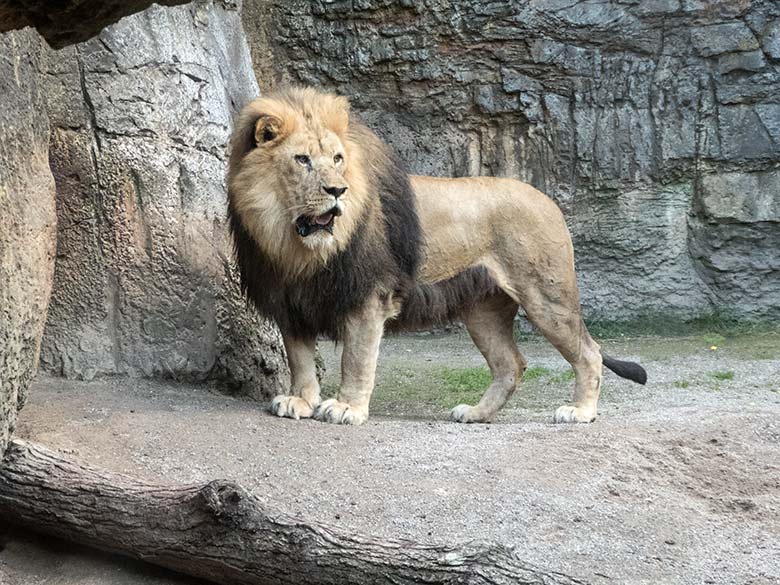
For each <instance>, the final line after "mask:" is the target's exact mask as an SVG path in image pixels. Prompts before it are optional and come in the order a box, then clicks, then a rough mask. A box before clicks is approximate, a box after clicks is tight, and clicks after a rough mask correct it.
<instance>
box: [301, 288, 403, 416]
mask: <svg viewBox="0 0 780 585" xmlns="http://www.w3.org/2000/svg"><path fill="white" fill-rule="evenodd" d="M388 316H389V314H388V309H387V307H386V304H385V303H383V302H382V301H381V300H380V299H379V298H376V297H375V298H372V299H371V300H369V301H368V302H367V303H366V305H365V306H364V307H363V308H362V309H361V310H360V311H359V312H358V313H356V314H354V315H351V316H350V317H349V318H348V319H347V322H346V328H345V332H344V350H343V352H342V354H341V387H340V388H339V394H338V397H337V398H331V399H330V400H325V401H324V402H323V403H322V404H320V405H319V406H318V407H317V409H316V411H315V412H314V418H316V419H317V420H321V421H323V422H330V423H340V424H348V425H360V424H363V423H364V422H366V420H367V419H368V403H369V400H370V399H371V392H373V390H374V375H375V373H376V362H377V358H378V357H379V343H380V342H381V341H382V333H383V332H384V324H385V320H386V319H387V317H388Z"/></svg>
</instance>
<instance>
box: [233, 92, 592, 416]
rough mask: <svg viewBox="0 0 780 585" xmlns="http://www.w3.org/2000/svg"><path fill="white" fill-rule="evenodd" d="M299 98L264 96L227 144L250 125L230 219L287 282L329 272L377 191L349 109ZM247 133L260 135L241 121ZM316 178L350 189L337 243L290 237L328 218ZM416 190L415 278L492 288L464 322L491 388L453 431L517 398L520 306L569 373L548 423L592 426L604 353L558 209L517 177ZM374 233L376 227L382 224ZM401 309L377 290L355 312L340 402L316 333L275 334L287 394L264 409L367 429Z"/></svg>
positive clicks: (328, 99)
mask: <svg viewBox="0 0 780 585" xmlns="http://www.w3.org/2000/svg"><path fill="white" fill-rule="evenodd" d="M293 92H298V93H296V96H297V97H299V98H300V97H302V98H303V102H304V104H305V105H304V107H303V109H302V110H301V109H300V108H299V109H297V110H296V109H293V108H291V107H290V106H289V104H287V103H285V99H284V97H281V98H279V97H277V98H261V99H258V100H256V101H255V102H253V103H252V105H251V107H250V108H249V109H248V110H247V111H246V112H245V115H244V116H243V117H242V118H241V119H240V120H239V122H238V124H237V132H236V136H237V138H236V139H234V144H233V148H234V149H237V148H238V149H240V148H242V145H241V144H239V143H238V142H237V141H238V140H241V137H242V136H245V135H246V132H245V131H246V130H250V131H251V133H253V135H254V140H256V141H257V143H258V146H257V148H253V149H251V150H249V149H247V154H246V156H245V157H244V158H243V159H242V160H240V164H239V162H236V163H234V162H231V169H230V175H229V182H230V188H231V193H232V196H231V197H232V199H231V201H232V204H233V205H235V208H236V212H237V213H238V214H239V216H240V217H241V218H242V221H243V222H244V223H245V225H246V228H247V230H248V231H249V233H250V235H251V237H252V238H253V239H254V241H255V242H256V243H257V245H258V246H259V247H260V248H261V249H262V251H263V252H264V253H265V254H266V255H267V256H268V257H269V258H270V259H271V260H272V261H274V262H275V263H276V264H278V266H279V267H280V269H282V270H284V271H285V275H284V276H285V278H287V279H288V280H289V281H295V280H296V279H301V278H302V277H304V276H306V275H307V274H308V273H310V272H311V271H313V270H315V269H317V268H320V267H322V266H323V265H325V264H327V262H328V259H329V258H330V257H331V256H332V255H333V254H334V253H336V252H337V251H339V250H343V249H344V248H345V246H346V245H347V244H348V243H349V242H350V238H351V237H352V235H353V233H354V231H355V226H356V222H357V220H358V218H360V217H361V214H362V212H363V211H364V210H366V209H368V208H370V207H371V206H377V205H378V204H379V203H378V195H377V194H376V193H370V192H368V188H367V184H368V183H367V180H366V171H365V169H366V168H367V166H366V165H371V164H372V161H370V160H364V159H363V150H362V149H361V144H357V143H354V142H352V140H351V138H350V133H349V132H348V128H349V110H348V103H347V101H346V100H345V99H344V98H340V97H335V96H331V95H325V94H321V93H318V92H316V91H314V90H311V89H299V90H293ZM255 120H256V123H255ZM252 124H254V128H250V126H248V125H252ZM299 152H307V153H311V156H312V157H318V158H317V174H316V177H315V178H314V182H315V183H316V184H314V183H312V176H311V173H303V172H302V171H301V169H299V168H297V167H295V163H294V162H291V161H293V159H294V157H295V155H296V154H297V153H299ZM338 152H341V153H343V154H344V161H343V163H341V164H340V165H339V164H335V163H333V157H334V153H338ZM331 163H333V164H331ZM319 183H322V184H326V183H327V184H331V183H333V184H344V185H348V187H349V189H348V191H347V192H346V193H345V195H344V196H343V197H342V198H341V204H343V216H342V217H339V221H338V229H337V230H336V231H335V232H334V234H333V235H332V236H331V235H329V234H324V233H323V232H317V233H316V234H314V236H308V237H307V238H305V240H306V241H302V238H300V237H298V235H296V232H295V230H294V229H293V225H292V223H293V221H294V218H295V217H296V216H297V215H300V214H301V213H303V212H304V211H306V212H307V213H308V212H310V213H312V214H321V213H324V212H325V211H326V210H328V209H330V208H331V207H332V206H333V204H334V200H333V199H332V198H328V197H324V196H323V195H322V192H321V191H320V189H319V187H318V185H319ZM411 184H412V187H413V190H414V193H415V196H416V201H417V210H418V214H419V218H420V223H421V226H422V230H423V235H424V248H423V251H422V252H423V261H422V265H421V267H420V270H419V274H418V281H419V282H421V283H429V284H434V283H438V282H440V281H443V280H446V279H450V278H452V277H455V276H457V275H458V274H460V273H463V272H464V271H467V270H469V269H471V268H475V267H484V268H486V269H487V270H488V272H489V274H490V277H491V278H492V280H493V281H494V282H495V283H496V284H497V285H498V288H499V289H500V291H498V292H497V293H494V294H493V293H491V296H489V297H487V298H484V299H482V300H480V301H479V302H477V303H476V304H475V305H474V306H472V307H471V308H470V309H469V312H468V313H467V314H464V315H462V317H463V320H464V322H465V323H466V326H467V328H468V331H469V333H470V334H471V335H472V337H473V339H474V341H475V343H476V345H477V346H478V347H479V349H480V351H481V352H482V354H483V355H484V356H485V359H486V360H487V362H488V364H489V366H490V369H491V372H492V374H493V383H492V384H491V386H490V388H489V389H488V390H487V392H486V393H485V396H484V397H483V398H482V400H481V401H480V403H479V404H477V405H475V406H469V405H460V406H458V407H456V408H455V409H454V410H453V412H452V417H453V418H454V419H455V420H457V421H461V422H471V421H489V420H491V418H492V417H493V416H494V415H495V414H496V412H497V411H498V409H499V408H501V406H503V404H504V403H505V402H506V401H507V400H508V398H509V397H510V396H511V394H512V392H514V390H515V388H516V385H517V384H518V383H519V381H520V379H521V378H522V375H523V372H524V370H525V360H524V359H523V357H522V355H521V354H520V352H519V351H518V350H517V347H516V346H515V343H514V341H513V339H512V324H513V320H514V317H515V314H516V312H517V310H518V307H520V306H522V307H523V309H524V310H525V312H526V314H527V316H528V318H529V319H530V320H531V321H532V322H533V323H534V324H535V325H536V326H537V327H538V328H539V330H540V331H541V332H542V333H543V334H544V335H545V336H546V337H547V338H548V339H549V340H550V342H551V343H552V344H553V345H554V346H555V347H556V348H557V349H558V350H559V351H560V352H561V354H562V355H563V356H564V357H565V358H566V360H568V361H569V363H570V364H571V365H572V367H573V368H574V370H575V372H576V388H575V396H574V403H573V404H572V405H567V406H563V407H561V408H559V409H558V411H556V415H555V420H556V421H559V422H579V421H590V420H592V419H593V418H594V417H595V415H596V403H597V400H598V394H599V389H600V385H601V366H602V364H601V354H600V350H599V346H598V345H597V344H596V343H595V342H594V341H593V339H591V337H590V335H589V334H588V332H587V330H586V329H585V327H584V325H583V323H582V319H581V316H580V305H579V293H578V289H577V282H576V277H575V273H574V255H573V248H572V243H571V238H570V236H569V232H568V230H567V228H566V224H565V221H564V219H563V215H562V214H561V212H560V210H559V209H558V207H557V206H556V204H555V203H554V202H553V201H552V200H550V199H549V198H548V197H546V196H545V195H544V194H542V193H540V192H539V191H537V190H536V189H534V188H533V187H531V186H530V185H526V184H523V183H521V182H519V181H516V180H512V179H501V178H490V177H477V178H462V179H446V178H433V177H421V176H414V177H411ZM376 221H378V220H375V222H374V223H376ZM372 225H373V224H372ZM371 229H374V230H377V229H381V227H380V224H377V225H374V226H373V227H372V228H371ZM320 236H322V237H320ZM398 310H399V300H398V299H396V298H393V297H392V295H390V294H388V291H381V290H377V291H376V292H375V293H374V294H373V296H372V297H371V298H368V299H366V304H365V305H364V306H363V307H362V308H360V309H359V310H357V311H355V313H354V314H352V315H349V317H348V319H347V320H346V332H345V335H344V340H343V341H344V353H343V359H342V383H341V389H340V392H339V396H338V398H337V399H331V400H328V401H325V402H321V398H320V389H319V385H318V384H317V381H316V378H315V377H314V366H313V363H314V362H313V359H314V335H313V334H312V336H311V337H309V338H308V339H299V338H294V337H293V336H292V335H291V334H290V333H289V332H288V331H285V330H284V329H283V330H282V335H283V336H284V341H285V347H286V348H287V353H288V359H289V363H290V369H291V372H292V386H291V391H292V394H293V395H292V396H279V397H277V398H276V399H275V400H274V402H273V405H272V411H273V412H274V413H275V414H277V415H279V416H288V417H292V418H301V417H309V416H314V417H315V418H318V419H320V420H323V421H327V422H336V423H348V424H360V423H362V422H364V421H365V420H366V419H367V417H368V404H369V400H370V396H371V392H372V390H373V386H374V373H375V367H376V361H377V355H378V349H379V343H380V340H381V337H382V333H383V327H384V323H385V321H386V320H387V319H389V318H392V317H393V316H394V315H396V314H397V313H398Z"/></svg>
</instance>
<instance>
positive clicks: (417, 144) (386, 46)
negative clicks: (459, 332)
mask: <svg viewBox="0 0 780 585" xmlns="http://www.w3.org/2000/svg"><path fill="white" fill-rule="evenodd" d="M244 22H245V26H246V30H247V33H248V35H249V39H250V46H251V48H252V54H253V57H254V59H255V69H256V71H257V73H258V77H259V79H260V80H261V87H263V89H265V88H266V87H270V86H272V85H274V84H275V83H278V82H279V81H293V82H298V83H301V82H302V83H309V84H315V85H319V86H323V87H325V88H329V89H333V90H336V91H338V92H340V93H343V94H345V95H348V96H350V97H351V98H352V101H353V104H354V108H355V110H356V111H357V112H359V114H360V115H361V116H362V117H363V118H364V119H365V120H366V121H367V122H368V123H369V125H371V126H372V127H373V128H375V129H376V130H377V131H378V132H379V133H380V134H381V135H382V137H383V138H384V139H386V140H387V141H388V142H390V143H391V144H392V145H393V146H394V147H395V148H396V149H397V150H398V151H399V152H400V153H401V155H402V157H403V158H404V159H405V160H406V161H407V162H408V164H409V166H410V167H411V169H412V171H414V172H417V173H424V174H437V175H450V176H461V175H476V174H486V175H505V176H512V177H517V178H519V179H521V180H524V181H527V182H529V183H531V184H533V185H534V186H536V187H537V188H539V189H541V190H543V191H545V192H546V193H548V194H549V195H551V196H552V197H553V198H554V199H555V200H556V201H557V202H558V203H559V205H560V206H561V207H562V208H563V210H564V212H565V214H566V215H567V218H568V220H569V225H570V228H571V231H572V235H573V237H574V240H575V248H576V252H577V264H578V270H579V275H580V282H581V290H582V294H583V304H584V307H585V310H586V313H587V314H588V315H589V316H590V317H591V318H628V317H632V316H636V315H639V314H644V313H665V314H673V315H679V316H682V317H691V316H695V315H698V314H703V313H708V312H711V311H714V310H721V311H725V312H729V313H732V314H735V315H738V316H742V317H750V318H771V319H778V318H780V302H779V301H778V299H780V265H779V264H778V258H780V255H779V254H777V249H778V243H780V222H778V219H777V215H776V205H777V203H776V202H777V200H778V198H780V193H778V190H777V182H776V181H777V179H776V173H777V167H778V163H780V48H778V47H780V44H778V42H779V41H778V39H780V33H778V31H779V30H780V29H778V26H780V25H778V23H779V22H780V6H779V5H778V4H777V3H776V2H770V1H765V0H764V1H762V0H756V1H753V2H726V1H725V0H724V1H720V0H718V1H715V2H698V1H688V0H682V1H680V0H657V1H656V0H653V1H647V2H621V1H618V0H611V1H607V2H601V1H599V2H595V1H594V2H591V1H589V0H586V1H584V2H570V1H557V0H556V1H551V2H538V3H536V2H534V3H529V2H521V1H519V0H518V1H511V2H492V3H484V2H479V1H474V0H456V1H454V2H443V1H439V0H427V1H425V2H421V3H411V2H401V3H391V2H386V1H384V0H361V1H360V2H352V1H349V2H347V1H342V0H334V1H329V2H324V1H319V2H308V1H304V0H292V1H290V2H253V3H249V4H248V5H247V6H246V8H245V12H244ZM262 23H266V25H265V26H263V25H262ZM273 71H276V72H277V73H273ZM518 229H522V226H518Z"/></svg>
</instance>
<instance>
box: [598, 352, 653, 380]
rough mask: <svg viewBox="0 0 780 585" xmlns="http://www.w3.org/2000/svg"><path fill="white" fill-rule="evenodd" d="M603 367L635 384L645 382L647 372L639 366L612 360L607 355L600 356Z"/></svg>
mask: <svg viewBox="0 0 780 585" xmlns="http://www.w3.org/2000/svg"><path fill="white" fill-rule="evenodd" d="M601 359H602V361H603V362H604V365H605V366H607V367H608V368H609V369H610V370H612V371H613V372H615V373H616V374H617V375H618V376H620V377H621V378H626V379H628V380H631V381H632V382H636V383H637V384H644V383H645V382H647V372H646V371H645V369H644V368H643V367H642V366H640V365H639V364H635V363H634V362H624V361H621V360H616V359H613V358H611V357H609V356H607V355H603V354H602V356H601Z"/></svg>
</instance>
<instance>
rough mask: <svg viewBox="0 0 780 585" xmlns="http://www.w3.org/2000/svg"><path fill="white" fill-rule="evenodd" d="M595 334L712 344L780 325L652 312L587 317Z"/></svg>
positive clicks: (714, 315) (725, 315)
mask: <svg viewBox="0 0 780 585" xmlns="http://www.w3.org/2000/svg"><path fill="white" fill-rule="evenodd" d="M585 323H586V324H587V326H588V330H589V331H590V333H591V335H592V336H593V337H595V338H598V339H620V338H622V337H652V336H660V337H685V336H697V337H701V338H702V341H704V342H705V343H707V344H708V345H720V344H721V343H722V342H723V341H724V340H725V339H726V338H727V337H732V336H735V335H753V334H756V333H766V332H778V331H780V324H778V323H772V322H769V321H755V320H747V319H740V318H736V317H733V316H730V315H729V314H728V313H726V312H719V313H710V314H707V315H702V316H699V317H696V318H694V319H681V318H680V317H677V316H674V315H664V314H660V313H648V314H644V315H641V316H638V317H636V318H635V319H631V320H608V319H586V320H585Z"/></svg>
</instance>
